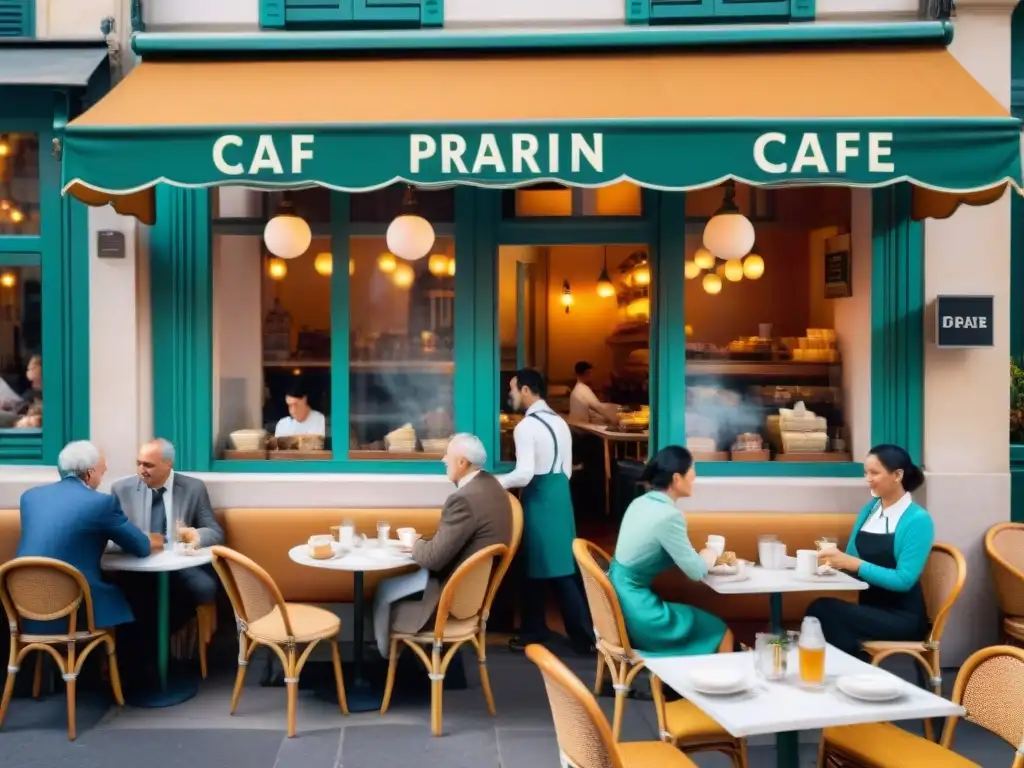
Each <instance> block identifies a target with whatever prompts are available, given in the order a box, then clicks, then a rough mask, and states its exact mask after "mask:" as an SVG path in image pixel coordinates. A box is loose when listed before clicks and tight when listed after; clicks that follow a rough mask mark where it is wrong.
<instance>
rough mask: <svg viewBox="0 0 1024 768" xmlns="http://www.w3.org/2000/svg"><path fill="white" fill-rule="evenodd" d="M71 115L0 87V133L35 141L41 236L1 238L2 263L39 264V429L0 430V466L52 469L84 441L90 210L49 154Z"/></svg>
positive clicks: (28, 93) (40, 97)
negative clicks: (67, 187)
mask: <svg viewBox="0 0 1024 768" xmlns="http://www.w3.org/2000/svg"><path fill="white" fill-rule="evenodd" d="M69 115H70V107H69V97H68V95H67V94H66V93H63V92H60V91H54V90H51V89H47V88H29V87H24V86H10V87H3V88H0V132H4V133H7V132H11V133H32V134H35V135H36V136H38V139H39V206H40V214H39V215H40V233H39V234H37V235H0V265H2V266H11V267H14V266H39V267H40V277H41V280H40V281H41V286H40V291H41V302H42V349H41V350H40V353H41V354H42V358H43V392H44V393H45V406H44V411H43V427H42V430H24V431H23V430H16V429H9V430H0V464H20V465H26V464H27V465H32V464H55V463H56V461H57V454H58V453H60V450H61V448H63V447H64V445H65V444H66V443H68V442H69V441H71V440H78V439H85V438H88V436H89V244H88V243H89V218H88V209H87V207H86V206H85V205H84V204H83V203H80V202H79V201H78V200H75V199H74V198H72V197H71V196H62V195H61V193H60V188H61V175H60V161H59V160H58V159H57V157H55V156H54V153H53V152H51V151H50V147H52V146H53V145H54V140H55V139H57V138H58V136H59V133H60V131H61V130H62V129H63V127H64V125H65V124H66V123H67V120H68V117H69Z"/></svg>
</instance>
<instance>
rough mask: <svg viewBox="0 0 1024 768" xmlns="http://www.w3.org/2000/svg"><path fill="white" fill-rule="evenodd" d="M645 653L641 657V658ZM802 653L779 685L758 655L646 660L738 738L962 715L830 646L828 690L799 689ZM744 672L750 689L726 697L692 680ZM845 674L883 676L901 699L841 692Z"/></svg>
mask: <svg viewBox="0 0 1024 768" xmlns="http://www.w3.org/2000/svg"><path fill="white" fill-rule="evenodd" d="M642 655H643V654H641V656H642ZM797 658H798V657H797V651H796V650H793V651H791V653H790V656H789V659H788V668H789V674H788V676H787V677H786V679H784V680H782V681H780V682H769V681H766V680H765V679H764V678H762V677H759V676H757V675H756V674H755V672H754V653H753V652H752V651H748V652H746V653H718V654H712V655H705V656H671V657H647V656H645V657H644V660H645V661H646V663H647V668H648V669H650V670H651V672H653V673H654V674H656V675H657V676H658V677H659V678H661V680H662V681H664V682H665V684H666V685H669V686H671V687H672V689H673V690H675V691H676V692H677V693H679V694H680V695H681V696H683V697H685V698H686V699H689V700H690V701H692V702H693V703H694V704H695V705H696V706H698V707H700V709H701V710H702V711H704V712H705V713H706V714H707V715H708V716H709V717H711V718H713V719H714V720H715V721H716V722H717V723H719V724H720V725H721V726H722V727H723V728H725V730H727V731H728V732H729V733H730V734H732V735H733V736H735V737H737V738H745V737H748V736H757V735H763V734H775V733H784V732H787V731H809V730H815V729H818V728H829V727H832V726H837V725H857V724H861V723H881V722H889V721H895V720H918V719H924V718H932V717H949V716H951V715H962V714H963V713H964V710H963V708H962V707H960V706H958V705H956V704H954V703H953V702H951V701H949V700H947V699H943V698H941V697H939V696H936V695H935V694H933V693H931V692H930V691H926V690H925V689H923V688H920V687H918V686H916V685H913V684H912V683H909V682H907V681H906V680H903V679H902V678H899V677H896V676H895V675H893V674H891V673H890V672H886V671H885V670H883V669H881V668H879V667H872V666H871V665H870V664H866V663H865V662H863V661H860V660H859V659H855V658H854V657H853V656H850V655H848V654H846V653H843V652H842V651H840V650H839V649H838V648H834V647H833V646H831V645H830V646H828V649H827V651H826V654H825V685H824V687H823V688H822V689H813V688H805V687H802V686H801V685H800V684H799V681H798V677H799V672H798V668H799V666H798V661H797ZM737 668H738V669H741V670H743V671H744V672H745V673H748V674H749V675H750V677H751V680H752V681H754V682H753V686H752V688H751V690H749V691H747V692H746V693H739V694H733V695H727V696H709V695H706V694H703V693H699V692H698V691H696V690H695V689H694V687H693V683H692V676H693V675H694V674H699V673H700V672H706V671H708V670H715V669H721V670H727V669H737ZM843 675H881V676H884V677H885V678H886V679H887V680H889V681H890V682H894V683H896V684H897V685H898V686H899V687H900V691H901V694H902V695H901V696H900V697H899V698H898V699H895V700H893V701H887V702H867V701H860V700H858V699H854V698H851V697H849V696H847V695H845V694H843V693H841V692H840V691H839V690H838V689H837V688H836V679H837V678H838V677H840V676H843Z"/></svg>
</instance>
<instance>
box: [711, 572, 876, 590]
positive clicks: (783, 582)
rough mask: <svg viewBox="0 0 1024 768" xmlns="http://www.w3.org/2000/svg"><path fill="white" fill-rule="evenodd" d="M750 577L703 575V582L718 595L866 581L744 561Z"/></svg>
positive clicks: (845, 586) (860, 585) (858, 585)
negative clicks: (802, 573) (767, 566)
mask: <svg viewBox="0 0 1024 768" xmlns="http://www.w3.org/2000/svg"><path fill="white" fill-rule="evenodd" d="M747 575H748V576H749V577H750V578H747V579H743V580H741V581H737V580H735V578H736V577H734V576H713V575H710V574H709V575H708V576H706V577H705V578H704V583H705V584H707V585H708V586H709V587H711V588H712V589H713V590H715V592H718V593H719V594H722V595H767V594H773V593H779V592H856V591H859V590H863V589H867V588H868V585H867V584H866V583H865V582H863V581H861V580H860V579H855V578H853V577H852V576H848V575H847V574H845V573H842V572H836V573H834V574H833V575H831V576H798V575H797V573H796V570H795V569H792V568H781V569H778V570H774V569H769V568H762V567H761V566H759V565H748V566H747Z"/></svg>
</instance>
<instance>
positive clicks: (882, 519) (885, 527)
mask: <svg viewBox="0 0 1024 768" xmlns="http://www.w3.org/2000/svg"><path fill="white" fill-rule="evenodd" d="M913 501H914V500H913V499H912V498H911V497H910V494H909V493H904V494H903V495H902V496H901V497H900V499H899V501H897V502H896V503H895V504H893V505H892V506H891V507H889V508H887V509H884V508H883V507H882V500H881V499H879V500H878V503H877V504H875V508H874V509H872V510H871V514H869V515H868V519H867V520H866V521H865V523H864V525H862V526H861V528H860V529H861V531H863V532H864V533H895V531H896V526H897V525H898V524H899V522H900V518H901V517H903V513H904V512H906V511H907V510H908V509H910V505H911V504H912V503H913Z"/></svg>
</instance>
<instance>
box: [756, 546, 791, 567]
mask: <svg viewBox="0 0 1024 768" xmlns="http://www.w3.org/2000/svg"><path fill="white" fill-rule="evenodd" d="M757 558H758V560H760V561H761V567H762V568H767V569H769V570H779V569H781V568H785V566H786V545H785V544H784V543H783V542H781V541H778V540H777V539H763V540H761V541H759V542H758V543H757Z"/></svg>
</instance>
